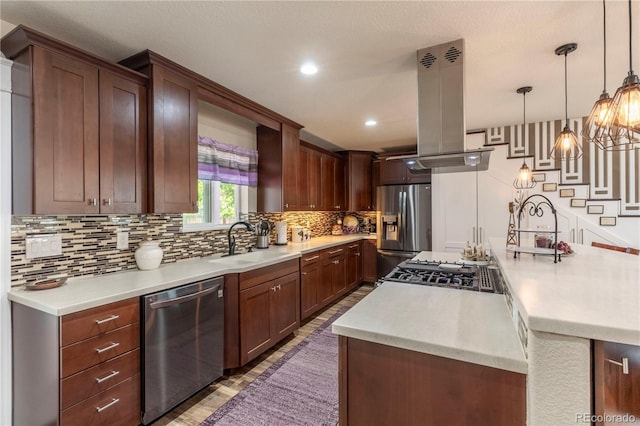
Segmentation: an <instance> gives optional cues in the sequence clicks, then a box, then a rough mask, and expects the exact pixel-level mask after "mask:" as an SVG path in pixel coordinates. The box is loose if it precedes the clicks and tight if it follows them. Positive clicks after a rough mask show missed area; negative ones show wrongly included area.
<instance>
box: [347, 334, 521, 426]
mask: <svg viewBox="0 0 640 426" xmlns="http://www.w3.org/2000/svg"><path fill="white" fill-rule="evenodd" d="M338 362H339V373H338V374H339V400H340V414H339V416H340V421H339V423H340V426H357V425H366V426H375V425H404V426H409V425H420V426H428V425H434V426H440V425H448V426H453V425H495V426H498V425H505V426H515V425H525V424H526V387H525V386H526V385H525V383H526V376H525V375H523V374H518V373H513V372H509V371H504V370H499V369H496V368H491V367H485V366H481V365H477V364H471V363H467V362H462V361H456V360H452V359H448V358H442V357H438V356H433V355H429V354H424V353H419V352H414V351H409V350H405V349H400V348H395V347H391V346H386V345H381V344H377V343H371V342H366V341H362V340H358V339H353V338H347V337H343V336H340V338H339V361H338Z"/></svg>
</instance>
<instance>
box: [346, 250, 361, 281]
mask: <svg viewBox="0 0 640 426" xmlns="http://www.w3.org/2000/svg"><path fill="white" fill-rule="evenodd" d="M348 248H349V250H348V251H347V258H346V272H345V274H346V280H347V288H353V287H355V286H356V285H358V284H359V283H360V282H362V256H361V242H360V241H358V242H357V243H352V244H349V247H348Z"/></svg>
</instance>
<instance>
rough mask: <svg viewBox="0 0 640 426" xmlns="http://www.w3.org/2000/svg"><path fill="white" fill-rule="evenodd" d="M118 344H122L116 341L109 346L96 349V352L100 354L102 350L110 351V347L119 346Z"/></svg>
mask: <svg viewBox="0 0 640 426" xmlns="http://www.w3.org/2000/svg"><path fill="white" fill-rule="evenodd" d="M118 346H120V343H118V342H115V343H112V344H110V345H109V346H107V347H106V348H102V349H96V352H98V353H99V354H101V353H102V352H106V351H108V350H110V349H114V348H117V347H118Z"/></svg>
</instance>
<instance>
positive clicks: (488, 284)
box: [384, 260, 502, 293]
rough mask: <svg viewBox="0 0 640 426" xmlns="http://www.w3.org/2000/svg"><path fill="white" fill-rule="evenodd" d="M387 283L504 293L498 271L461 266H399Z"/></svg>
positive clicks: (426, 263) (429, 263)
mask: <svg viewBox="0 0 640 426" xmlns="http://www.w3.org/2000/svg"><path fill="white" fill-rule="evenodd" d="M384 280H385V281H394V282H400V283H408V284H419V285H431V286H437V287H449V288H455V289H464V290H473V291H482V292H489V293H502V288H501V285H500V282H499V275H498V272H497V269H496V268H493V267H486V266H484V265H480V266H478V265H459V264H455V263H446V262H434V261H414V260H411V261H406V262H402V263H401V264H399V265H398V266H397V267H396V268H395V269H393V270H392V271H391V272H390V273H389V274H388V275H387V276H386V277H385V278H384Z"/></svg>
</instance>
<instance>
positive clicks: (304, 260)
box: [300, 251, 324, 269]
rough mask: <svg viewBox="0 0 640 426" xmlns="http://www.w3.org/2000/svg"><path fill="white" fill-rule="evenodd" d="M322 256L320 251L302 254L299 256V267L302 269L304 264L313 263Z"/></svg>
mask: <svg viewBox="0 0 640 426" xmlns="http://www.w3.org/2000/svg"><path fill="white" fill-rule="evenodd" d="M323 258H324V253H323V252H322V251H314V252H311V253H306V254H303V255H302V257H301V258H300V269H304V268H305V266H308V265H314V264H316V263H317V262H319V261H320V260H322V259H323Z"/></svg>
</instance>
